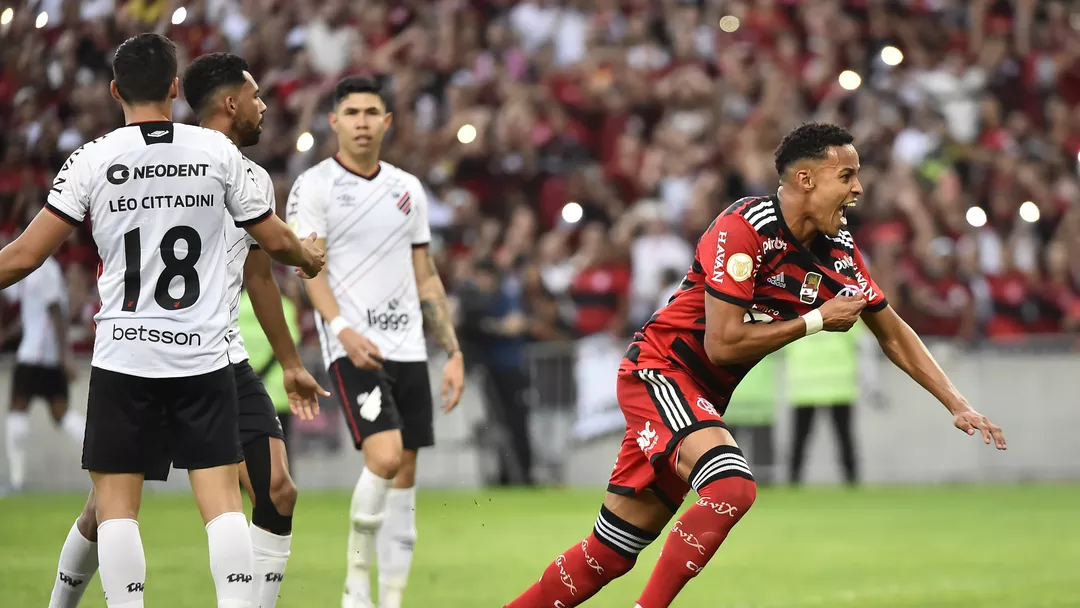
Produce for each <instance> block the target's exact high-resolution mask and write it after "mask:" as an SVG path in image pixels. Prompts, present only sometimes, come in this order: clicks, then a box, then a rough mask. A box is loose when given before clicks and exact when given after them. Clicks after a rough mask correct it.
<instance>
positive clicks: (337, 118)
mask: <svg viewBox="0 0 1080 608" xmlns="http://www.w3.org/2000/svg"><path fill="white" fill-rule="evenodd" d="M390 121H391V115H390V114H389V113H388V112H387V109H386V104H385V101H384V100H383V99H382V97H381V96H380V95H379V89H378V88H377V86H376V85H375V84H374V83H373V82H372V81H370V80H367V79H362V78H346V79H344V80H342V81H341V82H339V83H338V84H337V87H336V88H335V90H334V109H333V111H332V112H331V114H330V126H331V128H332V129H333V130H334V132H335V133H336V134H337V139H338V149H339V150H338V154H337V155H336V156H335V157H333V158H330V159H327V160H324V161H323V162H321V163H319V164H317V165H315V166H314V167H312V168H310V169H308V170H307V171H305V172H304V173H302V174H301V175H300V177H299V178H297V180H296V183H295V184H294V185H293V188H292V192H290V194H289V204H288V211H287V220H288V221H289V223H290V225H291V226H292V227H293V229H294V230H296V231H297V233H302V232H305V231H307V232H315V233H317V234H318V237H319V239H318V241H317V242H318V243H320V245H322V244H323V243H325V248H326V250H327V259H328V266H327V272H326V273H325V274H324V275H322V276H320V277H317V278H315V279H313V280H309V281H306V287H307V292H308V295H309V297H310V298H311V302H312V304H314V306H315V309H316V311H317V313H316V323H317V325H318V328H319V340H320V342H321V343H322V349H323V359H324V360H325V362H326V365H327V366H328V367H329V368H330V377H331V380H332V382H333V383H334V386H333V387H332V388H334V389H335V390H334V392H335V394H337V396H338V399H340V400H341V405H342V408H343V410H344V412H345V415H346V418H347V419H348V425H349V429H350V431H351V432H352V435H353V441H354V443H355V445H356V448H357V449H359V450H362V451H363V453H364V469H363V471H362V472H361V474H360V479H359V481H358V482H357V484H356V488H355V490H354V492H353V499H352V507H351V511H350V514H351V518H352V525H351V527H350V534H349V553H348V555H349V558H348V564H349V566H348V576H347V580H346V589H345V594H344V597H343V599H342V605H343V606H344V607H345V608H368V607H369V606H370V605H371V592H370V589H369V583H368V575H369V570H370V565H371V560H372V559H373V558H374V556H375V554H376V552H377V555H378V561H379V564H378V566H379V583H380V584H379V587H380V590H379V605H380V606H381V607H382V608H398V607H399V606H400V604H401V597H402V594H403V593H404V588H405V583H406V580H407V578H408V574H409V568H410V565H411V563H412V550H413V543H414V541H415V539H416V527H415V521H416V520H415V504H416V503H415V491H414V485H415V477H416V456H417V450H419V449H420V448H423V447H427V446H430V445H433V444H434V443H435V432H434V428H433V422H432V419H433V411H432V410H433V404H432V396H431V385H430V383H429V379H428V371H427V352H426V346H425V343H424V333H423V327H422V324H421V316H422V317H423V325H426V326H427V327H428V329H429V330H431V331H432V333H434V334H435V336H436V338H437V340H438V342H439V344H440V345H441V346H442V347H443V349H445V350H446V352H447V353H448V355H449V361H448V362H447V364H446V367H445V368H444V372H443V398H444V403H443V409H444V411H449V410H450V409H452V408H453V407H454V406H456V405H457V402H458V400H459V399H460V398H461V390H462V387H463V384H464V364H463V360H462V357H461V351H460V350H459V349H458V342H457V337H456V335H455V334H454V326H453V324H452V323H451V320H450V314H449V308H448V306H447V301H446V292H445V291H444V290H443V285H442V282H441V281H440V279H439V275H438V273H437V272H436V271H435V266H434V264H433V262H432V259H431V257H430V255H429V253H428V241H429V240H430V236H431V231H430V228H429V226H428V221H427V197H426V195H425V193H424V188H423V186H421V185H420V181H419V180H417V179H416V177H414V176H413V175H411V174H409V173H407V172H405V171H403V170H401V169H398V168H397V167H395V166H393V165H390V164H388V163H384V162H380V161H379V148H380V145H381V143H382V138H383V135H384V134H385V133H386V129H387V128H388V127H389V126H390ZM391 485H393V489H391ZM376 549H377V551H376Z"/></svg>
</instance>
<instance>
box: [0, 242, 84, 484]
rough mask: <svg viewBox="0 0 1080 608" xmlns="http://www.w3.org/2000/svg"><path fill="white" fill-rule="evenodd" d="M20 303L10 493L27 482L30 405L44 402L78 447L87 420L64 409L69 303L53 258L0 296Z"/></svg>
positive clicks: (10, 417) (70, 372)
mask: <svg viewBox="0 0 1080 608" xmlns="http://www.w3.org/2000/svg"><path fill="white" fill-rule="evenodd" d="M0 294H2V295H3V296H4V297H5V298H6V299H9V300H11V301H14V302H19V320H20V324H21V327H22V339H21V341H20V342H19V350H18V351H17V352H16V353H15V373H14V374H13V376H12V383H11V404H10V406H9V409H8V414H7V419H6V420H5V421H4V422H5V430H6V431H7V437H6V439H7V441H6V443H5V447H6V448H7V460H8V470H9V471H10V477H11V479H10V483H9V485H10V489H11V490H12V491H14V492H20V491H22V488H23V483H24V482H25V481H26V438H27V436H28V435H29V434H30V414H29V413H28V412H27V410H29V409H30V402H31V400H33V399H34V397H41V398H43V399H46V400H48V402H49V411H50V413H51V414H52V418H53V421H55V422H56V424H57V425H58V426H59V427H60V428H62V429H63V430H64V432H65V433H67V435H68V436H69V437H71V438H72V439H73V440H74V441H77V442H79V444H80V445H81V444H82V439H83V428H84V427H85V425H86V420H85V419H83V417H82V415H81V414H79V413H78V412H75V411H73V410H71V409H70V408H69V407H68V382H69V380H70V379H71V378H72V377H73V376H74V373H75V370H74V368H73V367H72V366H71V348H70V346H69V344H68V325H69V322H68V316H67V313H68V300H67V288H66V287H65V285H64V271H63V270H61V269H60V263H59V262H57V261H56V259H55V258H49V259H47V260H45V263H44V264H42V265H41V267H40V268H38V269H37V270H35V271H34V272H32V273H31V274H30V276H28V277H26V279H25V280H24V281H23V282H21V283H19V284H18V285H15V286H14V287H12V288H11V289H7V290H4V291H2V292H0Z"/></svg>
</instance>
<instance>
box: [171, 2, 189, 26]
mask: <svg viewBox="0 0 1080 608" xmlns="http://www.w3.org/2000/svg"><path fill="white" fill-rule="evenodd" d="M184 19H187V9H186V8H184V7H182V6H181V7H180V8H178V9H176V10H175V11H173V14H172V24H173V25H180V24H181V23H183V22H184Z"/></svg>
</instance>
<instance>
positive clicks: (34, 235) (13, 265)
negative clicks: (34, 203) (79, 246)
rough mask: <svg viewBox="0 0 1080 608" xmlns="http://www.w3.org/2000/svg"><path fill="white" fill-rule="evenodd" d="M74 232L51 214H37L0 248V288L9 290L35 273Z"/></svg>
mask: <svg viewBox="0 0 1080 608" xmlns="http://www.w3.org/2000/svg"><path fill="white" fill-rule="evenodd" d="M74 229H75V227H74V226H72V225H71V224H69V223H67V222H66V221H64V220H62V219H60V218H58V217H56V215H54V214H53V213H52V212H51V211H48V210H47V209H42V210H41V211H39V212H38V214H37V217H35V218H34V220H33V221H32V222H30V225H29V226H27V227H26V230H24V231H23V233H22V234H20V235H19V238H17V239H15V240H14V241H12V242H11V243H9V244H8V246H7V247H4V248H3V249H0V289H7V288H8V287H11V286H12V285H14V284H15V283H18V282H19V281H21V280H23V279H25V278H26V277H27V276H29V275H30V273H31V272H34V271H35V270H37V269H38V267H39V266H41V265H42V264H44V263H45V260H47V259H48V258H49V256H50V255H52V254H53V252H54V251H56V250H57V249H58V248H59V247H60V245H61V244H62V243H63V242H64V241H65V240H67V238H68V236H69V235H71V232H72V231H73V230H74Z"/></svg>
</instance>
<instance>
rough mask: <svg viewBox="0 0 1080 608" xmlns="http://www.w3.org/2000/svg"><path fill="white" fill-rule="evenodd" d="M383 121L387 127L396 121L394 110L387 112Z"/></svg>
mask: <svg viewBox="0 0 1080 608" xmlns="http://www.w3.org/2000/svg"><path fill="white" fill-rule="evenodd" d="M383 121H384V122H385V123H386V124H385V125H383V126H385V127H386V128H387V129H389V128H390V124H391V123H393V122H394V113H393V112H387V113H386V118H384V119H383Z"/></svg>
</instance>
